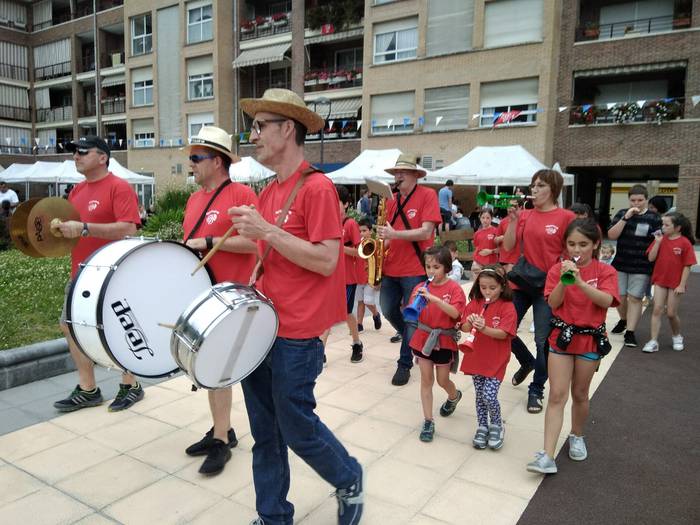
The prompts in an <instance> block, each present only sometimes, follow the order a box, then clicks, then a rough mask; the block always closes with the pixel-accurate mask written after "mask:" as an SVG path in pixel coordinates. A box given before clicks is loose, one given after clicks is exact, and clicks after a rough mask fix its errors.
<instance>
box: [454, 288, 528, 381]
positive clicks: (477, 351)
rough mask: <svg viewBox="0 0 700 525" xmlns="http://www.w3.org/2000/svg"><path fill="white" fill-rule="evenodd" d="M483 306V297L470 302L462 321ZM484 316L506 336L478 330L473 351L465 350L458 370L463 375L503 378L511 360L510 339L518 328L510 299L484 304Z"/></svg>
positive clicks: (516, 315)
mask: <svg viewBox="0 0 700 525" xmlns="http://www.w3.org/2000/svg"><path fill="white" fill-rule="evenodd" d="M483 307H484V300H483V299H474V300H472V301H469V303H468V304H467V306H466V308H465V309H464V313H463V314H462V321H461V322H462V323H464V322H465V321H466V319H467V317H469V316H470V315H471V314H480V313H481V310H482V308H483ZM483 315H484V319H485V321H486V326H488V327H490V328H498V329H500V330H503V331H504V332H505V333H506V334H508V336H507V337H506V338H505V339H494V338H493V337H489V336H488V335H486V334H484V333H483V332H479V331H477V332H476V334H474V351H473V352H465V354H464V357H463V358H462V364H461V366H460V367H459V369H460V370H461V371H462V372H463V373H464V374H469V375H480V376H485V377H493V378H496V379H498V380H499V381H503V376H504V375H505V373H506V367H507V366H508V361H509V360H510V342H511V339H513V337H514V336H515V333H516V331H517V330H518V314H517V313H516V311H515V306H513V303H512V302H511V301H503V300H501V299H498V300H497V301H496V302H494V303H491V304H489V305H488V306H487V307H486V310H485V311H484V314H483Z"/></svg>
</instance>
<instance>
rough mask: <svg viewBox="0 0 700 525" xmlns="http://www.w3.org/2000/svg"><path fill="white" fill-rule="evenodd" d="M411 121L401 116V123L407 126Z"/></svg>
mask: <svg viewBox="0 0 700 525" xmlns="http://www.w3.org/2000/svg"><path fill="white" fill-rule="evenodd" d="M410 123H411V119H410V118H408V117H404V118H403V125H404V126H408V125H409V124H410Z"/></svg>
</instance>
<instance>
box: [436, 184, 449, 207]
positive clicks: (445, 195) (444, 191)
mask: <svg viewBox="0 0 700 525" xmlns="http://www.w3.org/2000/svg"><path fill="white" fill-rule="evenodd" d="M451 198H452V190H451V189H450V188H449V187H448V186H444V187H442V188H440V191H439V192H438V201H439V202H440V207H441V208H442V209H443V210H447V211H451V210H450V199H451Z"/></svg>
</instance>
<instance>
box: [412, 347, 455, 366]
mask: <svg viewBox="0 0 700 525" xmlns="http://www.w3.org/2000/svg"><path fill="white" fill-rule="evenodd" d="M413 357H416V358H418V359H427V360H428V361H432V362H433V364H434V365H451V364H452V361H453V360H454V358H455V352H453V351H452V350H450V349H449V348H440V349H439V350H433V351H432V352H430V355H425V354H423V352H420V351H419V350H413Z"/></svg>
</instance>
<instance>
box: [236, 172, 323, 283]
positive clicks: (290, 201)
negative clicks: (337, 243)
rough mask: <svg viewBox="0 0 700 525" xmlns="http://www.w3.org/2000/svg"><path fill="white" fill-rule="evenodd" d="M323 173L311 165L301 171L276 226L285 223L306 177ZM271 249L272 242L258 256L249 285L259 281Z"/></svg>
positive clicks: (279, 226)
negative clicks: (264, 262)
mask: <svg viewBox="0 0 700 525" xmlns="http://www.w3.org/2000/svg"><path fill="white" fill-rule="evenodd" d="M319 172H320V173H323V172H321V171H320V170H319V169H318V168H315V167H313V166H309V167H308V168H306V169H305V170H304V171H302V172H301V177H299V179H298V180H297V182H296V184H295V185H294V187H293V188H292V191H291V193H290V194H289V197H287V202H285V203H284V207H283V208H282V212H281V213H280V214H279V216H278V217H277V221H276V222H275V226H277V227H278V228H281V227H282V224H283V223H284V219H285V217H287V214H288V213H289V209H290V208H291V207H292V204H293V203H294V199H295V198H296V196H297V193H298V192H299V190H300V189H301V187H302V186H303V185H304V181H305V180H306V177H307V176H308V175H311V174H312V173H319ZM270 250H272V246H271V245H270V244H268V245H266V246H265V251H264V252H263V254H262V256H259V257H258V260H257V262H256V263H255V268H253V273H252V274H251V276H250V281H249V282H248V286H252V287H253V288H255V281H257V280H258V279H259V278H260V276H261V275H262V274H263V261H264V260H265V257H267V256H268V254H269V253H270Z"/></svg>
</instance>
